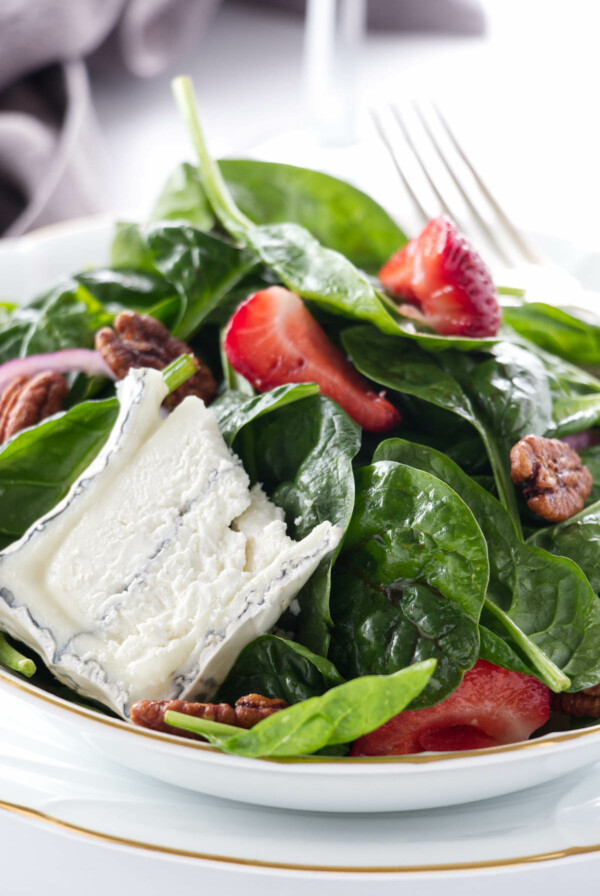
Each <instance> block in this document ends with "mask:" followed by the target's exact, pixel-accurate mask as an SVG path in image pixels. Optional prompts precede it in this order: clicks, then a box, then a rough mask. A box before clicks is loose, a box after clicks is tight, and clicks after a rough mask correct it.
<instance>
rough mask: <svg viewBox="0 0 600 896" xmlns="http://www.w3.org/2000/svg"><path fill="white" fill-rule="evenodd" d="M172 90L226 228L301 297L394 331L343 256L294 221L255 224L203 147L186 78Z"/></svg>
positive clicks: (362, 278)
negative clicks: (325, 245)
mask: <svg viewBox="0 0 600 896" xmlns="http://www.w3.org/2000/svg"><path fill="white" fill-rule="evenodd" d="M173 89H174V92H175V98H176V100H177V103H178V105H179V108H180V111H181V113H182V116H183V118H184V120H185V122H186V124H187V126H188V129H189V132H190V135H191V137H192V141H193V144H194V147H195V149H196V152H197V155H198V162H199V174H200V179H201V181H202V185H203V187H204V190H205V191H206V195H207V196H208V200H209V202H210V204H211V206H212V209H213V211H214V213H215V215H216V216H217V218H218V219H219V221H220V223H221V224H222V226H223V227H224V228H225V229H226V230H227V231H228V233H229V234H230V235H231V236H232V237H233V238H234V239H235V240H236V241H239V242H240V243H241V244H242V245H243V246H244V247H245V248H246V249H248V250H249V251H250V252H252V253H253V254H254V257H255V258H256V259H257V260H260V261H261V262H262V263H263V264H265V265H266V266H267V267H269V268H271V270H273V271H274V272H275V273H276V274H277V276H278V277H279V278H280V279H281V281H282V282H283V283H284V284H285V286H287V287H288V288H289V289H292V290H294V291H295V292H298V293H299V294H300V295H301V296H303V297H304V298H307V299H312V300H313V301H315V302H317V303H318V304H319V305H321V306H323V307H324V308H326V309H328V310H333V311H335V312H336V313H338V314H341V315H344V316H346V317H352V318H358V319H364V320H368V321H371V322H372V323H373V324H375V326H377V327H380V328H381V329H383V330H385V331H386V332H392V333H393V332H396V331H397V327H396V325H395V323H394V320H393V319H392V317H390V315H389V314H388V312H387V311H386V309H385V307H384V304H383V302H382V300H381V298H380V297H379V295H378V294H377V291H376V289H375V288H374V287H373V286H372V284H371V283H370V281H369V280H368V278H367V276H366V275H364V274H363V273H362V272H361V271H359V270H358V269H357V268H355V267H354V265H353V264H352V263H351V262H350V261H349V260H348V259H347V258H346V257H345V256H343V255H342V254H341V253H339V252H336V251H334V250H332V249H328V248H326V247H324V246H322V245H321V243H320V242H319V241H318V240H316V239H315V237H314V236H312V235H311V233H309V231H308V230H306V229H305V228H304V227H302V226H300V225H299V224H295V223H293V222H286V223H281V224H266V225H257V224H255V223H254V222H253V221H252V220H251V219H250V218H248V216H247V215H245V214H244V213H243V212H242V211H241V210H240V209H239V208H238V206H237V205H236V203H235V201H234V199H233V197H232V195H231V193H230V192H229V189H228V188H227V185H226V183H225V181H224V179H223V176H222V174H221V171H220V169H219V167H218V165H217V163H216V162H215V161H214V160H213V159H212V158H211V156H210V154H209V152H208V149H207V147H206V143H205V140H204V135H203V133H202V128H201V125H200V121H199V118H198V114H197V111H196V107H195V102H194V97H193V89H192V86H191V82H190V80H189V78H176V79H175V81H174V82H173Z"/></svg>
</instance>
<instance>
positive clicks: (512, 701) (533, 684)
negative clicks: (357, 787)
mask: <svg viewBox="0 0 600 896" xmlns="http://www.w3.org/2000/svg"><path fill="white" fill-rule="evenodd" d="M549 714H550V691H549V689H548V688H547V687H546V685H545V684H542V682H541V681H538V680H537V678H533V677H532V676H531V675H522V674H521V673H520V672H511V671H509V670H508V669H502V668H501V667H500V666H493V665H492V664H491V663H488V662H486V661H485V660H478V662H477V663H475V665H474V666H473V668H472V669H470V670H469V671H468V672H466V673H465V676H464V678H463V680H462V682H461V684H460V686H459V687H458V689H457V690H456V691H454V693H453V694H450V696H449V697H447V698H446V700H443V701H442V702H441V703H438V704H437V706H431V707H429V708H428V709H413V710H410V709H409V710H405V711H404V712H401V713H399V714H398V715H397V716H394V718H393V719H390V721H389V722H386V723H385V725H382V726H381V727H380V728H376V729H375V731H372V732H371V733H370V734H365V735H364V736H363V737H361V738H359V739H358V740H357V741H356V742H355V743H354V746H353V747H352V755H353V756H402V755H405V754H407V753H423V752H424V751H428V750H432V751H438V750H439V751H446V750H478V749H481V748H482V747H497V746H499V745H500V744H512V743H516V742H517V741H520V740H527V738H528V737H529V735H530V734H532V733H533V732H534V731H535V730H536V729H537V728H540V727H541V726H542V725H543V724H544V722H546V721H547V720H548V716H549Z"/></svg>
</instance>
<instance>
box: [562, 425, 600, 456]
mask: <svg viewBox="0 0 600 896" xmlns="http://www.w3.org/2000/svg"><path fill="white" fill-rule="evenodd" d="M561 442H566V443H567V445H570V446H571V448H573V450H574V451H583V449H584V448H591V447H592V445H598V444H600V432H599V431H598V430H597V429H584V430H583V431H582V432H576V433H574V434H573V435H571V436H562V438H561Z"/></svg>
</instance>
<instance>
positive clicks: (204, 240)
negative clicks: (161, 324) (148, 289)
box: [145, 223, 256, 340]
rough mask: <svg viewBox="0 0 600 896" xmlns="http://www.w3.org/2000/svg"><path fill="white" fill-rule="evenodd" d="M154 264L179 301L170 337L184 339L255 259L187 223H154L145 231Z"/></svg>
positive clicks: (246, 271) (253, 264)
mask: <svg viewBox="0 0 600 896" xmlns="http://www.w3.org/2000/svg"><path fill="white" fill-rule="evenodd" d="M145 238H146V241H147V244H148V246H149V247H150V249H151V251H152V255H153V259H154V263H155V265H156V267H157V268H158V270H159V271H160V272H161V273H162V274H163V275H164V277H166V279H167V280H168V281H169V283H172V284H173V286H174V287H175V289H176V290H177V292H178V293H179V296H180V299H181V310H180V314H179V318H178V320H177V321H176V322H175V324H174V326H173V327H172V331H173V335H175V336H177V337H179V338H180V339H183V340H186V339H189V337H190V336H191V335H192V334H193V333H195V331H196V330H197V329H198V327H199V326H200V324H201V323H202V322H203V321H204V319H205V318H206V317H207V316H208V315H209V314H210V312H211V311H213V310H214V309H215V308H216V307H217V306H218V304H219V302H220V301H221V300H222V299H223V298H224V297H225V296H226V295H227V293H228V292H229V291H230V290H231V289H232V288H233V287H234V286H236V285H237V284H238V283H239V282H240V280H241V279H242V278H243V277H245V275H246V274H247V273H248V272H249V271H250V270H251V269H252V268H253V267H254V266H255V264H256V260H255V259H254V258H253V257H252V256H251V255H249V254H248V253H246V252H243V251H242V250H240V249H238V248H237V247H236V246H232V245H231V243H228V242H227V241H226V240H223V239H220V238H219V237H217V236H213V235H212V234H208V233H203V232H202V231H201V230H198V229H197V228H195V227H192V226H191V225H189V224H175V223H173V224H156V225H153V226H152V225H151V226H150V227H149V228H148V229H147V231H146V232H145Z"/></svg>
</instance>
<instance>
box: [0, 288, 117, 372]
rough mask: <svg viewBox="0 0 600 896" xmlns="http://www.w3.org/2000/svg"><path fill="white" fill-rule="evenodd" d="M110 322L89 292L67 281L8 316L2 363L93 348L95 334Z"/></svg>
mask: <svg viewBox="0 0 600 896" xmlns="http://www.w3.org/2000/svg"><path fill="white" fill-rule="evenodd" d="M111 320H112V315H111V314H109V313H108V312H107V311H106V310H105V309H104V307H103V306H102V304H101V303H100V302H99V301H98V300H97V299H95V298H94V297H93V296H92V295H91V294H90V293H89V292H88V290H87V289H85V288H84V287H83V286H81V285H80V284H79V283H77V282H76V281H75V280H69V281H66V282H65V283H62V284H60V285H59V286H57V287H56V288H54V289H52V290H51V291H50V292H48V293H45V294H44V295H42V296H40V297H39V298H37V299H35V300H34V301H33V302H32V303H31V304H30V305H28V306H27V307H25V308H16V309H15V310H14V311H12V312H10V313H9V314H7V315H6V316H5V319H4V323H3V325H2V326H1V327H0V362H4V361H7V360H9V359H10V358H16V357H22V356H25V355H35V354H41V353H43V352H55V351H59V350H60V349H64V348H78V347H83V348H91V347H92V346H93V344H94V334H95V332H96V330H97V329H98V328H99V327H102V326H104V325H105V324H107V323H110V321H111Z"/></svg>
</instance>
